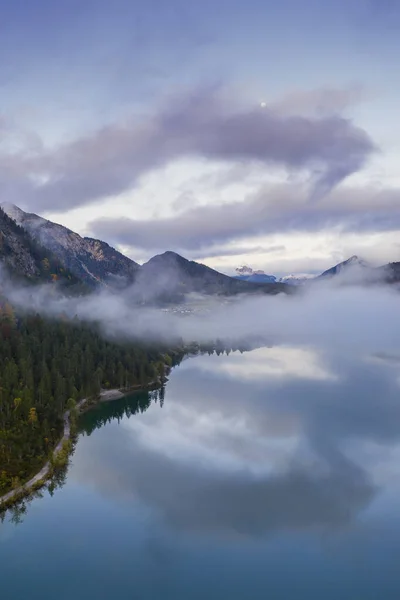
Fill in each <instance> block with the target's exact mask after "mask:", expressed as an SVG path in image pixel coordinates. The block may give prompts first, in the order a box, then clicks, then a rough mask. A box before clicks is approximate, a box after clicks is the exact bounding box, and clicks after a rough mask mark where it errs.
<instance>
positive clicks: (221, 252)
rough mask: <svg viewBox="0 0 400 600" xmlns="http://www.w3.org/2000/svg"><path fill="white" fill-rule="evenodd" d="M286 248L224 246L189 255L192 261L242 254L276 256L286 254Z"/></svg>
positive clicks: (281, 246)
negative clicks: (276, 254) (279, 253)
mask: <svg viewBox="0 0 400 600" xmlns="http://www.w3.org/2000/svg"><path fill="white" fill-rule="evenodd" d="M285 250H286V247H285V246H283V245H282V244H276V245H274V246H238V247H237V248H226V247H224V246H222V247H217V248H209V249H207V248H205V249H204V250H203V251H202V252H198V251H197V252H193V253H192V254H189V255H188V258H190V259H191V260H200V259H205V258H215V257H220V258H223V257H225V256H241V255H242V254H275V253H278V252H284V251H285Z"/></svg>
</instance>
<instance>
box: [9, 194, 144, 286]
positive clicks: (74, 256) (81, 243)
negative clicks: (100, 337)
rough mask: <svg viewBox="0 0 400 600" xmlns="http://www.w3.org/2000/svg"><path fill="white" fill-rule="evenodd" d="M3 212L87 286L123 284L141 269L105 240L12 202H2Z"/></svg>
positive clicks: (129, 281)
mask: <svg viewBox="0 0 400 600" xmlns="http://www.w3.org/2000/svg"><path fill="white" fill-rule="evenodd" d="M1 206H2V208H3V210H4V212H6V213H7V215H8V216H9V217H10V218H11V219H13V220H14V221H15V222H16V223H17V225H19V226H20V227H23V228H24V229H25V230H26V231H27V232H28V233H29V234H30V235H31V236H32V238H33V239H34V240H36V241H37V242H39V243H40V244H41V245H42V246H44V247H45V248H47V249H48V250H50V251H51V252H52V253H53V254H54V255H56V256H57V257H58V259H59V260H60V261H61V263H62V264H63V265H64V267H65V268H67V269H69V270H70V271H71V272H72V273H73V274H74V275H75V276H76V277H78V278H79V279H80V280H81V281H83V282H85V283H86V284H87V285H89V286H90V287H97V286H99V285H107V286H110V287H113V288H114V287H116V288H119V287H125V286H126V285H129V284H130V283H132V282H133V281H134V279H135V275H136V273H137V271H138V269H139V268H140V267H139V265H138V264H137V263H136V262H134V261H133V260H131V259H130V258H128V257H127V256H124V255H123V254H121V253H120V252H118V251H117V250H115V249H114V248H112V247H111V246H109V245H108V244H107V243H106V242H102V241H101V240H96V239H92V238H88V237H83V238H82V237H81V236H80V235H78V234H77V233H75V232H74V231H71V230H70V229H68V228H67V227H64V226H63V225H59V224H57V223H53V222H52V221H48V220H47V219H43V218H42V217H40V216H38V215H35V214H33V213H26V212H24V211H23V210H21V209H20V208H19V207H18V206H15V205H13V204H7V203H5V204H2V205H1Z"/></svg>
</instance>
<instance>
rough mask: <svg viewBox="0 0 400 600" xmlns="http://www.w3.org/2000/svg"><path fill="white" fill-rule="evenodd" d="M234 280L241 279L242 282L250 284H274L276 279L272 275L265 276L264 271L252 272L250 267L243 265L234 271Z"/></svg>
mask: <svg viewBox="0 0 400 600" xmlns="http://www.w3.org/2000/svg"><path fill="white" fill-rule="evenodd" d="M235 279H241V280H242V281H249V282H250V283H275V282H276V277H274V276H273V275H266V273H264V271H261V270H259V271H253V269H252V268H251V267H248V266H247V265H243V266H242V267H238V268H237V269H236V275H235Z"/></svg>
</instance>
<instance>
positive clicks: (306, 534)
mask: <svg viewBox="0 0 400 600" xmlns="http://www.w3.org/2000/svg"><path fill="white" fill-rule="evenodd" d="M150 400H151V399H150ZM148 404H149V398H148V394H145V393H141V394H137V395H133V396H131V397H130V398H127V399H123V400H120V401H117V402H114V403H109V404H104V405H102V406H100V407H98V408H97V409H96V410H94V411H92V412H91V413H88V414H86V415H84V417H83V418H82V428H83V433H82V434H81V436H80V438H79V441H78V444H77V447H76V451H75V454H74V456H73V458H72V464H71V466H70V467H69V469H68V473H67V477H66V481H65V485H64V486H63V487H62V488H61V489H57V490H56V491H55V493H54V495H53V496H50V495H49V493H48V492H47V491H46V492H45V493H44V496H43V497H42V498H37V499H35V500H33V501H32V503H31V504H30V505H29V506H28V507H27V510H26V513H25V514H23V515H22V517H21V518H22V522H21V523H19V524H15V522H10V517H11V515H7V517H6V519H5V521H4V523H3V524H2V525H0V582H1V587H0V590H1V598H2V599H3V598H4V600H14V599H17V600H24V599H29V600H36V599H40V600H55V599H56V600H80V599H82V600H83V599H85V600H87V599H93V600H102V599H104V600H111V599H115V600H119V599H121V600H134V599H138V600H148V599H152V600H157V599H165V598H168V599H169V598H171V599H177V600H195V599H199V600H200V599H201V600H203V599H204V598H207V599H209V600H214V599H215V600H216V599H218V600H220V599H225V598H229V599H230V600H236V599H240V600H242V599H243V600H247V599H260V600H261V599H262V600H266V599H268V600H271V599H272V600H274V599H289V600H292V599H307V600H310V599H318V600H321V599H323V600H331V599H335V600H336V599H340V600H347V599H348V600H358V599H359V600H369V599H374V600H376V599H383V600H391V599H392V598H393V599H396V600H398V599H399V598H400V573H399V557H400V362H396V361H395V360H382V359H378V358H371V357H367V356H366V357H358V358H357V359H355V358H354V357H351V356H346V355H344V354H343V353H341V354H340V355H339V354H338V355H335V354H328V355H327V354H321V353H317V352H315V351H314V350H312V349H311V348H308V349H307V348H295V347H290V348H289V347H276V348H264V349H260V350H254V351H252V352H248V353H245V354H240V353H231V354H230V355H229V356H226V355H223V356H219V357H218V356H216V355H214V356H200V357H196V358H193V359H189V360H186V361H184V362H183V363H182V365H181V366H180V367H178V368H176V369H175V370H174V371H173V373H172V374H171V377H170V381H169V382H168V384H167V387H166V392H165V400H164V404H163V406H160V401H158V402H157V403H155V402H154V401H151V404H150V406H149V407H148V408H147V409H146V407H147V405H148ZM161 404H162V403H161ZM135 413H136V414H135ZM15 520H18V519H15V518H14V521H15Z"/></svg>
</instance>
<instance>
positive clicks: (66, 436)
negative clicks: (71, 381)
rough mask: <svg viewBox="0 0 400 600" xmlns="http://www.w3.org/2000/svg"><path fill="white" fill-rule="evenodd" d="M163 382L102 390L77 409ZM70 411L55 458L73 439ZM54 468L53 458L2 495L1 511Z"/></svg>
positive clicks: (36, 486) (37, 486)
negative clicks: (16, 486) (17, 485)
mask: <svg viewBox="0 0 400 600" xmlns="http://www.w3.org/2000/svg"><path fill="white" fill-rule="evenodd" d="M167 373H169V369H168V370H167ZM165 381H167V377H165V378H164V380H163V382H165ZM163 382H161V381H160V380H156V381H150V382H149V383H147V384H145V385H140V384H138V385H134V386H132V387H130V388H129V389H126V390H125V389H118V388H114V389H112V390H101V392H100V394H99V395H98V397H97V398H96V401H93V398H83V399H82V400H80V401H79V402H77V403H76V407H75V410H76V411H77V413H78V414H82V413H83V412H86V411H89V410H91V409H92V408H94V407H95V406H98V405H99V404H100V403H101V402H112V401H113V400H119V399H120V398H123V397H124V396H128V395H129V394H131V393H133V392H139V391H141V390H143V391H144V390H151V389H152V388H156V387H158V386H160V385H161V383H163ZM70 413H71V411H69V410H67V411H66V412H65V413H64V415H63V421H64V432H63V435H62V438H61V439H60V441H59V442H58V444H57V445H56V447H55V448H54V450H53V453H52V457H53V458H56V457H57V456H58V455H59V454H60V452H61V451H62V450H63V448H64V444H65V442H69V441H70V440H71V423H70ZM52 470H53V465H52V463H51V460H48V461H47V462H46V463H45V464H44V465H43V467H42V468H41V469H40V471H39V472H38V473H36V475H34V476H33V477H31V479H29V481H27V482H26V483H24V484H23V485H20V486H19V487H18V488H16V489H14V490H10V491H9V492H7V493H6V494H4V495H3V496H0V512H1V511H3V510H7V508H10V507H11V506H12V505H13V504H15V503H16V502H18V501H19V500H22V498H25V496H28V495H29V494H30V493H31V492H33V491H36V490H38V489H40V488H42V487H43V486H44V485H45V484H46V482H47V480H48V479H49V478H50V476H51V475H52Z"/></svg>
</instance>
